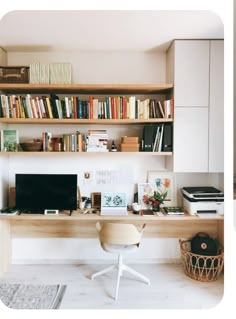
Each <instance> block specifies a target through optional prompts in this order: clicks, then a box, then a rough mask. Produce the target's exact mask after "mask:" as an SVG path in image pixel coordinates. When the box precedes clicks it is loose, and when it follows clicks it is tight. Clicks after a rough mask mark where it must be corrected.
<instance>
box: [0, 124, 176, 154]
mask: <svg viewBox="0 0 236 319" xmlns="http://www.w3.org/2000/svg"><path fill="white" fill-rule="evenodd" d="M153 127H154V128H155V130H156V135H155V141H154V140H153V135H150V134H153ZM171 132H172V123H165V124H163V123H162V124H159V125H157V127H156V126H153V125H145V126H144V134H143V140H142V148H141V151H144V152H145V151H150V152H151V151H153V152H167V151H172V133H171ZM125 138H126V139H129V143H128V144H127V145H128V146H129V148H128V149H122V143H121V151H136V152H137V151H139V144H138V143H136V140H137V141H138V137H125ZM149 138H151V139H150V141H149ZM130 139H134V141H135V144H134V145H135V147H136V146H137V148H132V147H131V146H132V144H131V142H130ZM122 141H123V142H124V137H123V138H122ZM153 141H154V142H153ZM149 143H151V144H150V145H149ZM18 144H19V136H18V131H17V130H8V129H5V130H1V132H0V145H1V151H3V152H16V151H17V150H18ZM124 145H125V144H124V143H123V146H124ZM127 145H126V146H127ZM149 146H150V147H149ZM42 151H44V152H53V151H56V152H63V151H64V152H108V151H109V149H108V134H107V131H106V130H103V129H97V130H88V132H87V133H81V132H79V131H76V132H75V133H70V134H62V135H61V136H53V135H52V133H51V132H43V133H42Z"/></svg>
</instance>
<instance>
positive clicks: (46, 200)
mask: <svg viewBox="0 0 236 319" xmlns="http://www.w3.org/2000/svg"><path fill="white" fill-rule="evenodd" d="M15 185H16V207H17V208H18V209H22V210H30V211H32V213H33V212H34V210H46V209H55V210H70V211H72V210H75V209H77V175H76V174H16V177H15Z"/></svg>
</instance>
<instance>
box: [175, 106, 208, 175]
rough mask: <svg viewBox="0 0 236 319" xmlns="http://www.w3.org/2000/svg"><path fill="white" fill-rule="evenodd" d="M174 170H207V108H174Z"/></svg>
mask: <svg viewBox="0 0 236 319" xmlns="http://www.w3.org/2000/svg"><path fill="white" fill-rule="evenodd" d="M174 171H175V172H207V171H208V108H196V107H188V108H187V107H179V108H176V109H175V125H174Z"/></svg>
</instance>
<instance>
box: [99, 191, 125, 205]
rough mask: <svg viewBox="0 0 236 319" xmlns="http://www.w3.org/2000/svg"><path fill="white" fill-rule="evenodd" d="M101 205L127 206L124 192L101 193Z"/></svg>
mask: <svg viewBox="0 0 236 319" xmlns="http://www.w3.org/2000/svg"><path fill="white" fill-rule="evenodd" d="M101 205H102V207H103V208H104V207H127V198H126V193H102V200H101Z"/></svg>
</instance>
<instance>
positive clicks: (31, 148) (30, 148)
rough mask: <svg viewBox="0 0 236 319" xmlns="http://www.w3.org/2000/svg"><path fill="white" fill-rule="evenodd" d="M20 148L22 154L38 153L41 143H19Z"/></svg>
mask: <svg viewBox="0 0 236 319" xmlns="http://www.w3.org/2000/svg"><path fill="white" fill-rule="evenodd" d="M20 146H21V148H22V150H23V151H24V152H40V151H42V142H41V141H31V142H24V143H20Z"/></svg>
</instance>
